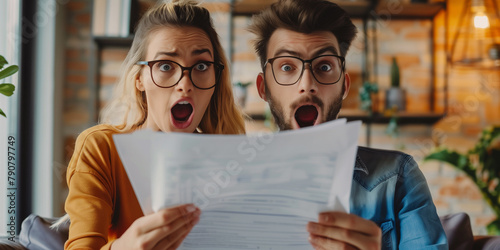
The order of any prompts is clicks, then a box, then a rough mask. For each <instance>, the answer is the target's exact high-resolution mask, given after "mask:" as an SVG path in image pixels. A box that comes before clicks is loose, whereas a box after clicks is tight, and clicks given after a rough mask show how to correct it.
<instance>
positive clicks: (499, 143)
mask: <svg viewBox="0 0 500 250" xmlns="http://www.w3.org/2000/svg"><path fill="white" fill-rule="evenodd" d="M425 160H438V161H441V162H446V163H449V164H451V165H452V166H454V167H455V168H457V169H459V170H461V171H463V172H464V173H465V174H466V175H467V176H469V177H470V178H471V179H472V181H474V183H475V184H476V186H477V187H478V188H479V190H480V191H481V194H482V195H483V197H484V199H485V200H486V202H487V203H488V204H489V205H490V206H491V208H492V209H493V211H494V212H495V214H496V216H497V218H496V220H494V221H492V222H491V223H490V224H488V226H487V230H488V233H489V234H491V235H500V126H491V127H488V128H486V129H484V130H483V132H482V134H481V137H480V138H479V141H478V142H477V143H476V145H475V146H474V147H473V148H472V149H470V150H469V151H468V152H467V153H465V154H462V153H459V152H456V151H452V150H449V149H447V148H442V147H441V148H437V149H436V150H435V151H434V152H432V153H431V154H429V155H427V156H426V157H425Z"/></svg>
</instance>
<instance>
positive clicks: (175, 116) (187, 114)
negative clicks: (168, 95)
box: [170, 101, 194, 129]
mask: <svg viewBox="0 0 500 250" xmlns="http://www.w3.org/2000/svg"><path fill="white" fill-rule="evenodd" d="M193 111H194V109H193V105H191V103H189V102H188V101H180V102H178V103H177V104H175V105H174V106H173V107H172V109H171V110H170V113H171V114H172V123H173V125H174V126H175V127H176V128H178V129H184V128H187V127H189V125H191V122H192V120H193V113H194V112H193Z"/></svg>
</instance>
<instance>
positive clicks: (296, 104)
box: [290, 95, 324, 110]
mask: <svg viewBox="0 0 500 250" xmlns="http://www.w3.org/2000/svg"><path fill="white" fill-rule="evenodd" d="M303 103H314V104H316V105H318V107H320V108H321V109H323V105H324V104H323V101H321V99H319V97H318V96H316V95H306V96H302V97H301V98H299V99H298V100H296V101H294V102H292V104H290V108H291V109H292V110H295V109H296V108H297V107H299V106H301V105H302V104H303Z"/></svg>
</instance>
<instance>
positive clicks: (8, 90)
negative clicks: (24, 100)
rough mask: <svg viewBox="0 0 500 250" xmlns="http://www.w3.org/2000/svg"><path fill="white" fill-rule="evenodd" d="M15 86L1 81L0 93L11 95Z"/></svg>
mask: <svg viewBox="0 0 500 250" xmlns="http://www.w3.org/2000/svg"><path fill="white" fill-rule="evenodd" d="M15 89H16V87H15V86H14V85H12V84H10V83H2V84H0V94H3V95H6V96H11V95H12V94H14V90H15Z"/></svg>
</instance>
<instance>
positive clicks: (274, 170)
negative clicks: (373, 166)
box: [114, 120, 361, 249]
mask: <svg viewBox="0 0 500 250" xmlns="http://www.w3.org/2000/svg"><path fill="white" fill-rule="evenodd" d="M360 127H361V122H349V123H346V121H345V120H336V121H334V122H328V123H325V124H321V125H318V126H314V127H308V128H304V129H300V130H294V131H284V132H280V133H273V134H261V135H250V136H245V135H203V134H187V133H161V132H152V131H137V132H135V133H132V134H120V135H115V136H114V141H115V144H116V147H117V149H118V152H119V154H120V158H121V160H122V162H123V165H124V167H125V169H126V171H127V174H128V176H129V179H130V181H131V183H132V186H133V188H134V191H135V193H136V196H137V198H138V200H139V202H140V204H141V207H142V209H143V211H144V213H145V214H148V213H150V212H152V211H158V210H159V209H161V208H166V207H170V206H174V205H178V204H184V203H194V204H195V205H197V206H198V207H200V209H201V210H202V215H201V218H200V221H199V223H198V224H197V225H196V226H195V227H194V228H193V230H192V231H191V232H190V234H189V235H188V237H187V238H186V239H185V240H184V242H183V244H182V245H181V247H180V249H312V247H311V245H310V244H309V242H308V235H309V233H308V232H307V231H306V224H307V222H308V221H317V217H318V213H319V212H321V211H326V210H335V211H345V212H348V211H349V197H350V192H351V183H352V175H353V169H354V163H355V157H356V152H357V142H358V133H359V130H360Z"/></svg>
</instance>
